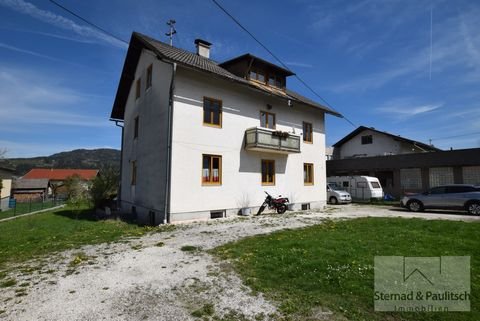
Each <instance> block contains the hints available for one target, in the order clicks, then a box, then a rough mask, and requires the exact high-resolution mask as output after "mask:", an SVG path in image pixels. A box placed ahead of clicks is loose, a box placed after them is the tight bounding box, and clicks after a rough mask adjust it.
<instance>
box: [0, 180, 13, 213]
mask: <svg viewBox="0 0 480 321" xmlns="http://www.w3.org/2000/svg"><path fill="white" fill-rule="evenodd" d="M0 181H2V188H1V189H0V210H1V211H6V210H8V200H9V199H10V192H11V190H12V180H11V179H1V178H0Z"/></svg>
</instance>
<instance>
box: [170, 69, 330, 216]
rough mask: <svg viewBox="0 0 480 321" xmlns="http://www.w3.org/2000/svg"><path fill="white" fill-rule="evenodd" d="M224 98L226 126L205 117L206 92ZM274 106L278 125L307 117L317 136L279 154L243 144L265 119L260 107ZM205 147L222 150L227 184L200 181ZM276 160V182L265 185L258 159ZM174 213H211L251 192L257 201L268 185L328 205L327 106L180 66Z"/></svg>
mask: <svg viewBox="0 0 480 321" xmlns="http://www.w3.org/2000/svg"><path fill="white" fill-rule="evenodd" d="M204 96H206V97H211V98H216V99H220V100H222V102H223V122H222V128H214V127H209V126H204V125H203V97H204ZM267 104H270V105H272V106H273V108H272V109H271V110H268V111H269V112H272V113H275V115H276V124H277V129H278V130H283V131H289V132H292V131H293V130H294V131H295V133H297V134H300V133H302V122H303V121H307V122H310V123H312V124H313V131H314V133H313V144H306V143H304V142H303V140H302V141H301V153H299V154H288V155H281V154H275V153H269V152H252V151H245V149H244V145H243V139H244V133H245V130H246V129H247V128H250V127H255V126H260V111H261V110H265V111H267V106H266V105H267ZM202 154H214V155H221V156H222V185H221V186H202V181H201V173H202ZM262 159H272V160H275V167H276V168H275V170H276V178H275V181H276V184H275V186H262V184H261V160H262ZM303 163H313V164H314V185H313V186H305V185H304V182H303ZM171 177H172V189H171V218H172V221H176V220H187V219H198V218H208V217H210V213H209V211H211V210H227V215H231V214H234V213H236V212H237V211H238V208H239V207H241V204H240V201H241V200H242V199H243V198H244V197H247V198H248V199H249V200H250V206H252V207H254V206H260V205H261V203H262V201H263V199H264V197H265V194H264V192H263V191H268V192H269V193H271V194H273V195H278V194H281V195H283V196H287V197H290V198H291V200H292V201H293V202H295V203H297V204H299V205H298V206H300V204H301V203H307V202H308V203H311V207H312V208H314V207H323V206H324V204H325V202H326V189H325V181H326V178H325V127H324V113H323V112H322V111H320V110H317V109H314V108H312V107H308V106H301V105H299V104H296V105H294V106H293V107H288V106H287V102H286V101H285V100H281V99H278V98H275V97H270V96H267V95H266V94H264V93H260V92H258V93H257V92H255V91H252V90H250V89H247V88H244V87H243V86H240V85H238V84H235V83H229V82H227V81H224V80H219V79H216V78H213V77H212V76H209V75H206V74H204V73H199V72H194V71H189V70H186V69H183V68H180V67H179V68H178V70H177V74H176V85H175V97H174V113H173V149H172V174H171Z"/></svg>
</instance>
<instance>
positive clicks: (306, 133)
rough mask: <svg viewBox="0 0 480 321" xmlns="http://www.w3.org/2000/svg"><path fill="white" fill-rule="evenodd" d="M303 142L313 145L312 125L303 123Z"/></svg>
mask: <svg viewBox="0 0 480 321" xmlns="http://www.w3.org/2000/svg"><path fill="white" fill-rule="evenodd" d="M303 141H304V142H305V143H313V128H312V124H311V123H307V122H303Z"/></svg>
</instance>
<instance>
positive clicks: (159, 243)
mask: <svg viewBox="0 0 480 321" xmlns="http://www.w3.org/2000/svg"><path fill="white" fill-rule="evenodd" d="M155 246H158V247H162V246H165V243H163V242H158V243H156V244H155Z"/></svg>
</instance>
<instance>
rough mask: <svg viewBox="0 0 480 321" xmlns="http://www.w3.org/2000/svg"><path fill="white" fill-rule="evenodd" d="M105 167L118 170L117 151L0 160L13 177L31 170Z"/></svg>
mask: <svg viewBox="0 0 480 321" xmlns="http://www.w3.org/2000/svg"><path fill="white" fill-rule="evenodd" d="M107 167H111V168H113V169H115V170H119V169H120V151H119V150H117V149H109V148H100V149H76V150H72V151H68V152H61V153H57V154H53V155H50V156H38V157H32V158H5V159H1V160H0V168H4V169H9V170H12V171H13V174H14V175H15V176H23V175H25V174H26V173H27V172H28V171H29V170H30V169H32V168H71V169H103V168H107Z"/></svg>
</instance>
